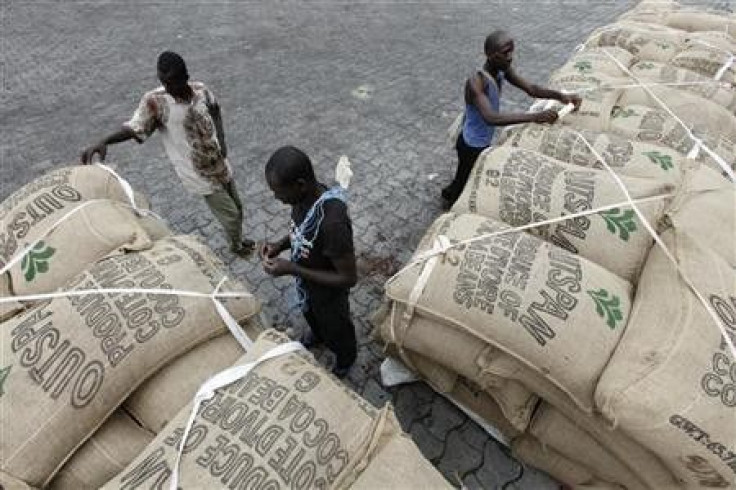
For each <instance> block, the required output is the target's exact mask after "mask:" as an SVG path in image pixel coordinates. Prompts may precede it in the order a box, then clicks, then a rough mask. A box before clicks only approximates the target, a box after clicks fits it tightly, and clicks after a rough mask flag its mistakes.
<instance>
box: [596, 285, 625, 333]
mask: <svg viewBox="0 0 736 490" xmlns="http://www.w3.org/2000/svg"><path fill="white" fill-rule="evenodd" d="M588 294H589V295H590V297H591V298H593V301H595V311H596V312H597V313H598V314H599V315H600V316H601V317H603V318H605V319H606V325H608V326H609V327H610V328H611V330H614V329H615V328H616V322H619V321H621V320H623V319H624V316H623V315H622V314H621V310H620V309H619V306H621V300H619V297H618V296H616V295H613V296H611V297H610V298H609V297H608V296H609V294H608V291H606V290H605V289H600V290H598V291H592V290H588Z"/></svg>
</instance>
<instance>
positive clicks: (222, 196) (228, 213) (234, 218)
mask: <svg viewBox="0 0 736 490" xmlns="http://www.w3.org/2000/svg"><path fill="white" fill-rule="evenodd" d="M204 200H205V202H206V203H207V205H208V206H209V207H210V210H211V211H212V214H213V215H215V218H217V221H219V222H220V224H221V225H222V227H223V228H224V229H225V234H226V235H227V238H228V240H229V242H230V246H231V247H232V248H233V249H237V248H240V246H241V244H242V243H243V203H241V202H240V196H238V190H237V189H236V188H235V181H234V180H231V181H230V182H229V183H227V184H225V185H224V186H223V189H222V190H219V191H217V192H215V193H214V194H209V195H207V196H204Z"/></svg>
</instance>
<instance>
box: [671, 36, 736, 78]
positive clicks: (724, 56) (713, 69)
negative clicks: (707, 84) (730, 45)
mask: <svg viewBox="0 0 736 490" xmlns="http://www.w3.org/2000/svg"><path fill="white" fill-rule="evenodd" d="M689 44H690V45H689V46H687V47H685V49H683V50H682V51H681V52H680V53H678V54H677V55H676V56H674V57H673V58H672V59H671V60H670V61H669V63H670V64H671V65H672V66H674V67H676V68H685V69H687V70H690V71H694V72H695V73H699V74H701V75H705V76H707V77H710V78H713V77H715V76H716V74H718V73H719V71H720V70H721V69H722V68H723V67H724V66H725V65H726V63H727V62H728V61H729V56H730V54H729V53H727V52H724V51H723V50H721V49H715V48H712V47H709V46H705V45H703V44H700V43H689ZM720 80H721V81H723V82H726V83H730V84H733V83H735V82H736V67H734V66H730V67H729V68H727V69H726V70H725V72H723V74H722V76H721V78H720Z"/></svg>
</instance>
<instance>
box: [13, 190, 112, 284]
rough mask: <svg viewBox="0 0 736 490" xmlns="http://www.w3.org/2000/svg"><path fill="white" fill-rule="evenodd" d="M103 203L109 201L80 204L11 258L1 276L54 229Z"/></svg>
mask: <svg viewBox="0 0 736 490" xmlns="http://www.w3.org/2000/svg"><path fill="white" fill-rule="evenodd" d="M101 202H109V201H107V200H105V199H93V200H91V201H85V202H83V203H82V204H80V205H79V206H77V207H76V208H74V209H72V210H71V211H69V212H68V213H66V214H65V215H64V216H62V217H61V218H59V219H58V220H56V222H55V223H54V224H52V225H51V226H49V227H48V228H46V230H44V232H43V233H42V234H41V236H40V237H38V238H37V239H35V240H34V241H32V242H31V243H30V244H29V245H28V246H26V247H25V248H24V249H22V250H21V251H20V252H19V253H17V254H16V255H15V256H14V257H13V258H11V259H10V260H9V261H8V263H7V264H5V265H4V266H3V268H2V269H0V276H2V275H3V274H5V273H6V272H8V271H9V270H10V269H11V268H12V267H13V266H14V265H15V264H17V263H18V261H20V260H22V259H23V257H25V256H26V254H27V253H28V252H30V251H31V250H32V249H33V247H35V246H36V245H37V244H38V242H40V241H41V240H43V239H44V238H46V236H47V235H48V234H49V233H51V232H52V231H54V229H56V227H57V226H59V225H60V224H62V223H63V222H64V221H66V220H68V219H69V218H71V217H72V216H74V215H75V214H77V213H78V212H79V211H81V210H83V209H84V208H86V207H87V206H92V205H93V204H99V203H101Z"/></svg>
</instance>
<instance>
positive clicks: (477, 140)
mask: <svg viewBox="0 0 736 490" xmlns="http://www.w3.org/2000/svg"><path fill="white" fill-rule="evenodd" d="M484 51H485V54H486V62H485V64H484V65H483V68H482V69H481V70H478V71H477V72H476V73H474V74H473V75H472V76H471V77H470V78H468V80H467V82H466V83H465V117H464V120H463V126H462V131H460V135H459V136H458V138H457V143H456V144H455V149H456V150H457V157H458V165H457V172H456V173H455V179H454V180H453V181H452V182H451V183H450V185H448V186H447V187H445V188H444V189H443V190H442V198H443V199H444V201H445V203H444V204H445V206H446V207H447V208H449V207H451V206H452V205H453V204H454V203H455V201H456V200H457V198H458V197H459V196H460V194H461V193H462V191H463V188H464V187H465V184H466V182H467V181H468V178H469V177H470V173H471V171H472V170H473V165H474V164H475V160H476V159H477V158H478V156H479V155H480V154H481V153H482V152H483V150H485V149H486V148H488V147H489V146H490V145H491V140H492V139H493V134H494V132H495V129H496V126H509V125H512V124H522V123H528V122H536V123H553V122H555V121H556V120H557V112H556V111H554V110H551V109H550V110H546V111H542V112H536V113H528V112H523V113H502V112H500V106H501V87H502V85H503V82H504V80H505V81H507V82H509V83H510V84H511V85H514V86H516V87H518V88H520V89H521V90H523V91H524V92H526V93H527V94H529V95H530V96H531V97H535V98H538V99H556V100H559V101H560V102H562V103H563V104H568V103H573V104H575V109H577V108H578V107H579V106H580V102H581V100H580V97H579V96H577V95H574V94H563V93H561V92H558V91H556V90H550V89H547V88H543V87H540V86H539V85H534V84H531V83H529V82H527V81H526V80H524V79H523V78H521V77H520V76H519V75H518V74H517V73H516V71H515V70H514V69H513V67H512V66H511V61H512V60H513V54H514V40H513V39H512V38H511V36H510V35H509V34H508V33H506V32H505V31H494V32H492V33H491V34H489V35H488V37H487V38H486V41H485V45H484Z"/></svg>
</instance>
